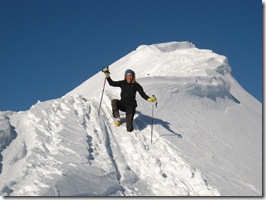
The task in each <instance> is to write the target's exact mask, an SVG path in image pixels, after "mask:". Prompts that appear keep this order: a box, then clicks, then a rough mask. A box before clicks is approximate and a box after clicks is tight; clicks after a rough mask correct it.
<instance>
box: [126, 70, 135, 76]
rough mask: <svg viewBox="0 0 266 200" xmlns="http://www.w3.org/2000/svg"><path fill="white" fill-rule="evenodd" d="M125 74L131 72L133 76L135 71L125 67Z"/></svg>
mask: <svg viewBox="0 0 266 200" xmlns="http://www.w3.org/2000/svg"><path fill="white" fill-rule="evenodd" d="M127 74H132V75H133V76H135V72H134V71H133V70H131V69H127V70H126V71H125V75H127Z"/></svg>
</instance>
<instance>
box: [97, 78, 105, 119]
mask: <svg viewBox="0 0 266 200" xmlns="http://www.w3.org/2000/svg"><path fill="white" fill-rule="evenodd" d="M105 84H106V77H105V79H104V82H103V90H102V96H101V100H100V105H99V110H98V116H99V115H100V111H101V106H102V101H103V93H104V88H105Z"/></svg>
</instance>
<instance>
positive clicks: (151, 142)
mask: <svg viewBox="0 0 266 200" xmlns="http://www.w3.org/2000/svg"><path fill="white" fill-rule="evenodd" d="M152 96H154V95H152ZM154 104H155V106H156V108H157V101H156V102H153V104H152V111H151V144H152V135H153V112H154Z"/></svg>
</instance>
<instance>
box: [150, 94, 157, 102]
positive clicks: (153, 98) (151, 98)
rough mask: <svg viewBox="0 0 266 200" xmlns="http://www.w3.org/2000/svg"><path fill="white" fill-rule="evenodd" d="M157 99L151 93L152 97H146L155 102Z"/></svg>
mask: <svg viewBox="0 0 266 200" xmlns="http://www.w3.org/2000/svg"><path fill="white" fill-rule="evenodd" d="M155 101H157V99H156V97H155V96H154V95H152V97H150V98H148V102H155Z"/></svg>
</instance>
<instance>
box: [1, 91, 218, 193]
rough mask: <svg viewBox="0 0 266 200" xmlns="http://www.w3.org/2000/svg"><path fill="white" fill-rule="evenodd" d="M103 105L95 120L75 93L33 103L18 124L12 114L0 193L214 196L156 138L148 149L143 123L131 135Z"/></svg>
mask: <svg viewBox="0 0 266 200" xmlns="http://www.w3.org/2000/svg"><path fill="white" fill-rule="evenodd" d="M109 101H110V99H108V97H105V98H104V102H103V110H102V114H101V117H95V116H97V106H98V99H95V98H90V99H85V98H84V97H82V96H79V95H76V96H74V97H64V98H62V99H57V100H52V101H48V102H43V103H38V104H36V105H34V106H32V108H31V109H30V110H29V111H28V112H26V113H23V114H22V115H23V116H20V117H23V119H24V120H20V121H17V116H16V115H12V116H11V122H12V124H13V125H14V126H16V127H17V128H16V131H17V134H18V136H17V139H16V140H15V141H13V142H12V143H11V144H10V148H8V149H6V150H5V151H4V152H3V157H4V158H6V159H5V160H4V162H3V172H2V174H1V176H0V177H1V185H0V187H1V194H2V195H12V196H32V195H34V196H35V195H37V196H39V195H40V196H47V195H52V196H54V195H60V196H73V195H81V196H91V195H93V196H95V195H97V196H98V195H103V196H106V195H126V196H128V195H133V196H135V195H141V196H143V195H144V196H145V195H162V194H164V195H172V196H176V195H186V196H187V195H203V196H206V195H219V192H218V191H217V190H216V189H214V188H213V187H211V186H210V185H208V182H207V180H206V179H205V178H204V177H203V176H202V174H201V172H200V171H199V170H197V169H196V168H194V167H192V166H191V165H189V164H188V163H186V161H185V160H183V158H182V156H181V155H180V152H179V151H178V150H177V149H176V148H175V147H173V146H169V145H170V144H169V143H168V142H167V141H164V140H159V134H158V133H156V132H155V135H154V140H155V141H157V142H156V146H153V145H151V144H150V139H149V131H150V129H149V128H147V129H145V130H142V131H141V129H143V128H141V127H142V126H143V123H145V122H144V121H138V122H137V123H136V124H135V125H136V127H138V128H137V130H136V132H135V133H134V134H125V128H123V127H121V128H120V129H118V128H116V127H114V126H113V125H112V123H110V122H109V121H110V120H109V119H110V117H111V116H110V108H109V106H108V103H109ZM139 117H140V116H139ZM140 118H141V117H140ZM18 123H19V124H18ZM18 147H20V148H18ZM9 170H12V171H13V170H14V171H13V175H12V176H10V173H9ZM3 180H5V181H3ZM99 186H101V187H99Z"/></svg>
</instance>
